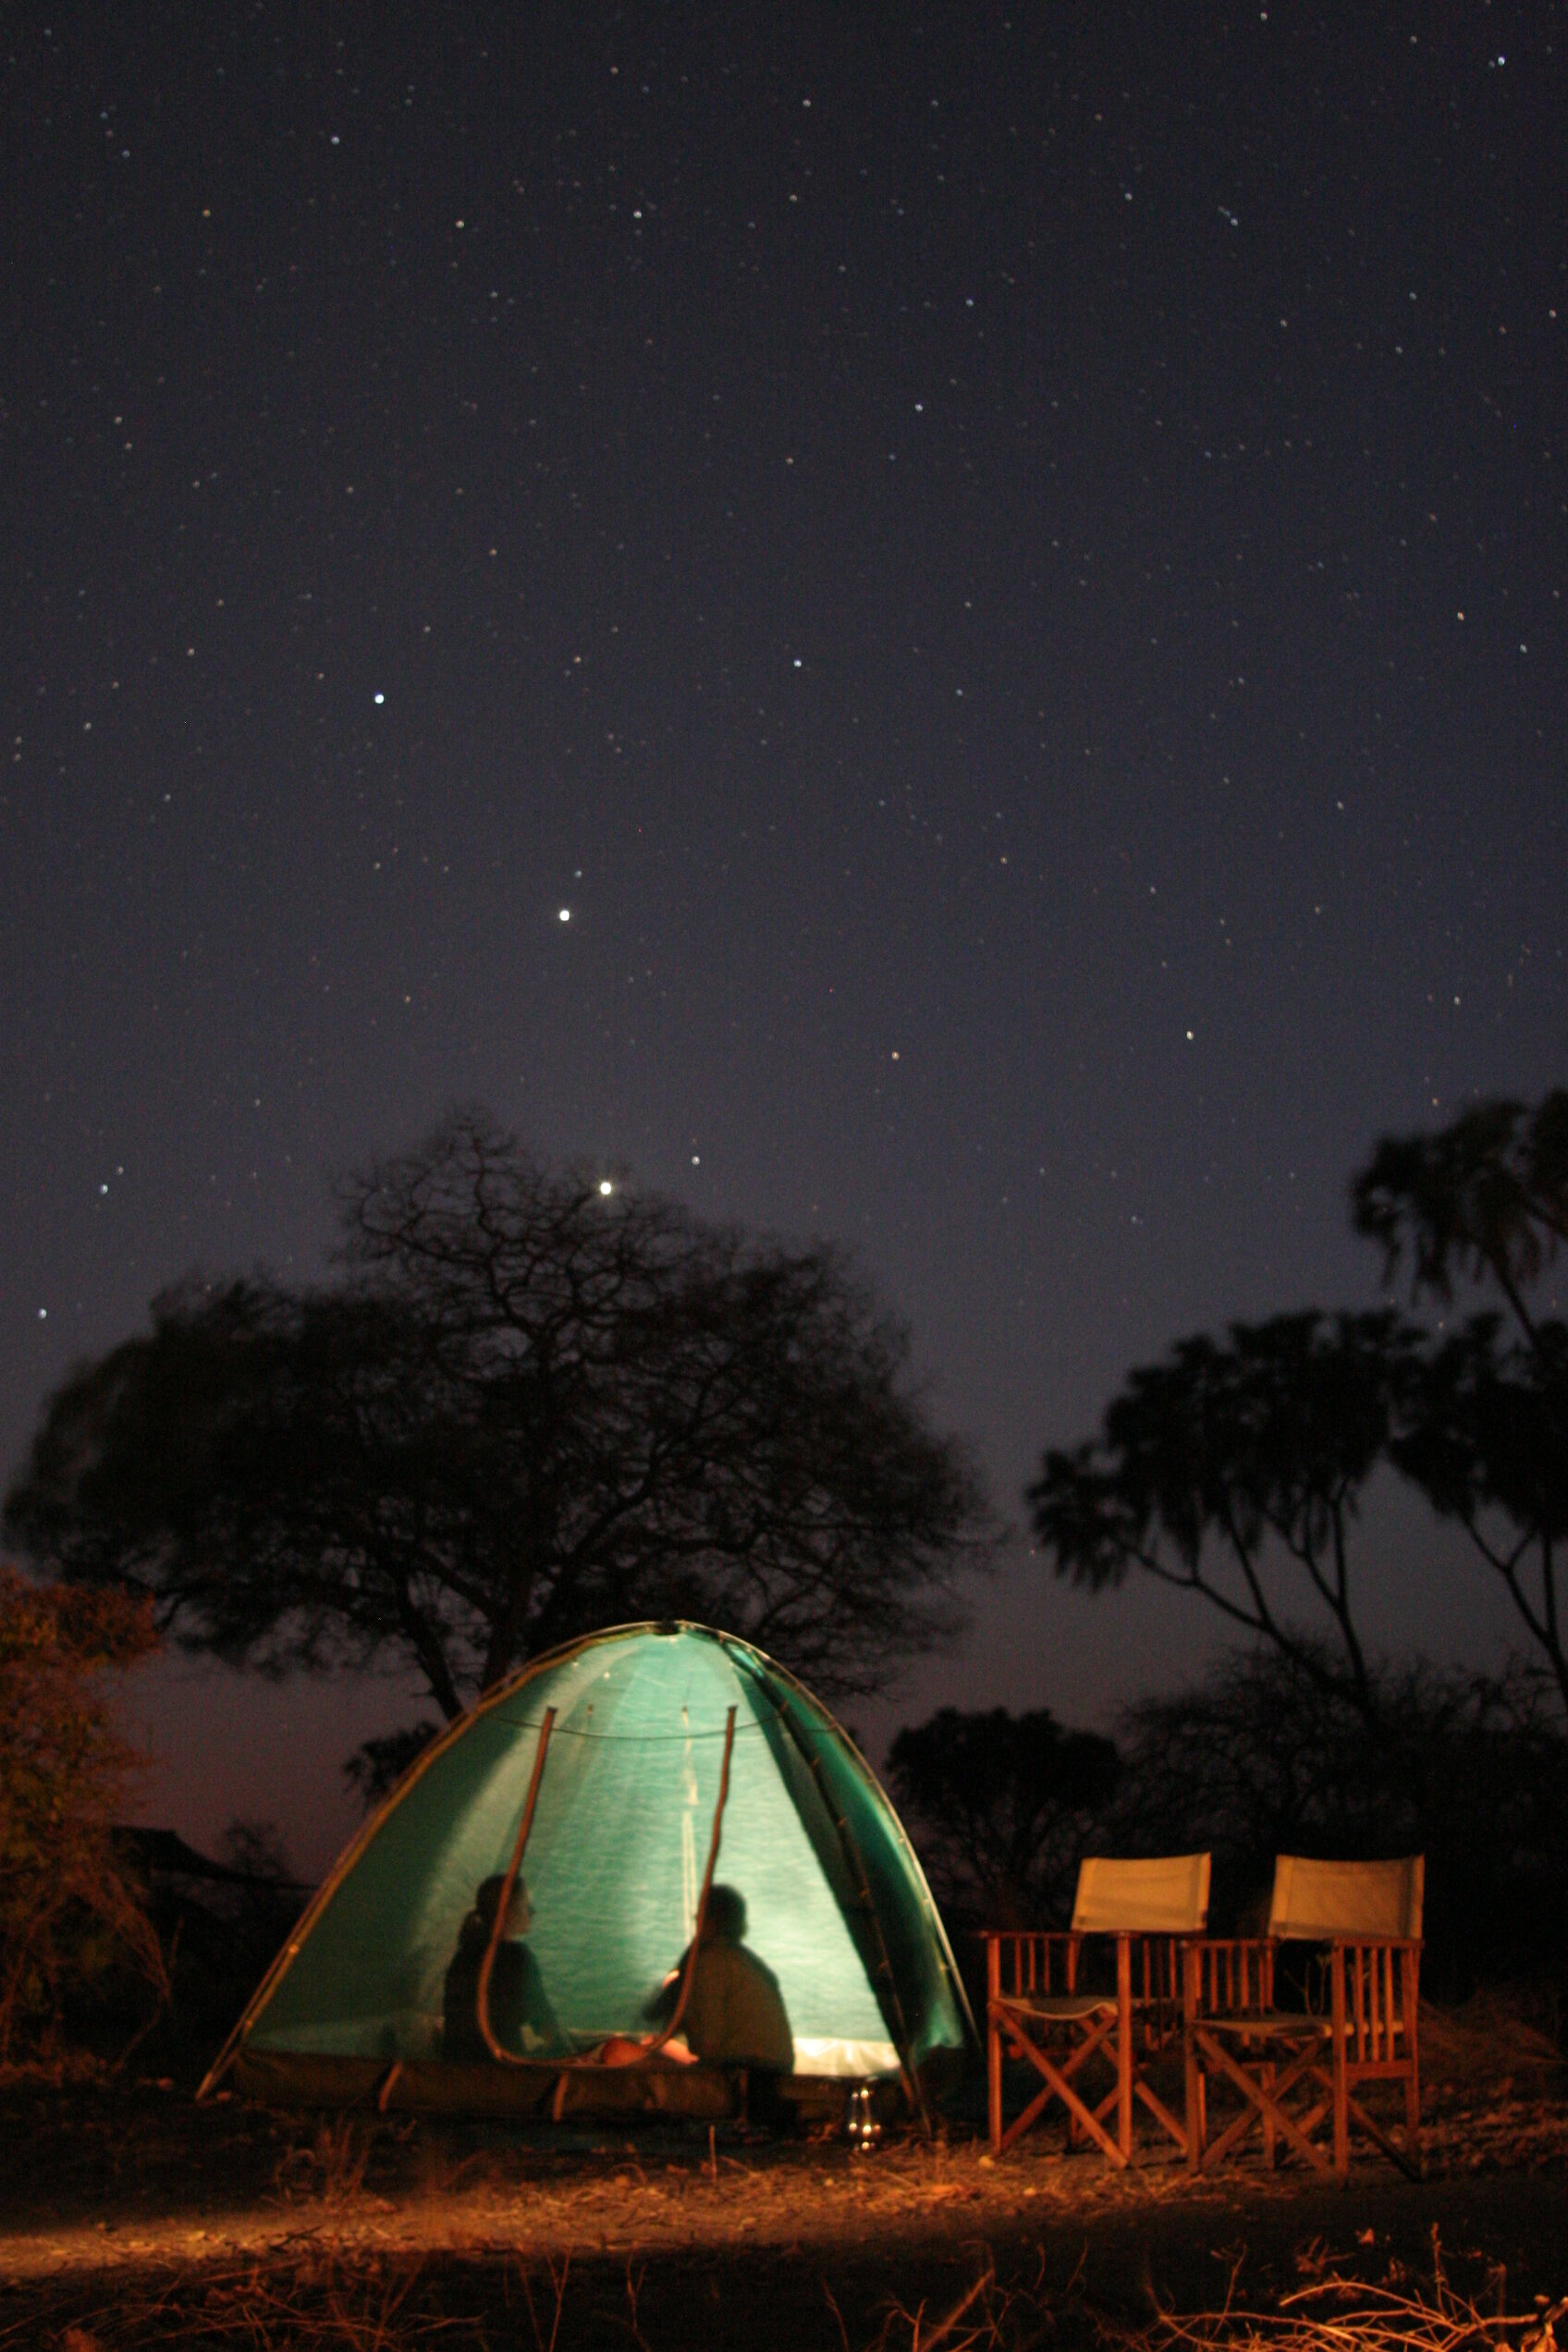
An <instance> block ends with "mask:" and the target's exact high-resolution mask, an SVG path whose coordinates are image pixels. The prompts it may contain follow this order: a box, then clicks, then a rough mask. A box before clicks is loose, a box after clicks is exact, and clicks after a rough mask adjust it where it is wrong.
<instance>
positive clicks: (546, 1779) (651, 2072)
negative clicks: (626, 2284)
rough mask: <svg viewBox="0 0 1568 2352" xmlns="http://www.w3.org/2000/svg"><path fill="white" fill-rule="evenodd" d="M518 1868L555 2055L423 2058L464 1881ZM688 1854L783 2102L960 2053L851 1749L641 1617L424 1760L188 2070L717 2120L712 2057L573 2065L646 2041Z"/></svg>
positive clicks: (937, 1960)
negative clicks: (741, 1982)
mask: <svg viewBox="0 0 1568 2352" xmlns="http://www.w3.org/2000/svg"><path fill="white" fill-rule="evenodd" d="M531 1792H532V1794H531ZM523 1849H525V1851H524V1850H523ZM518 1864H521V1868H522V1870H523V1871H524V1873H525V1875H526V1880H527V1884H528V1888H529V1892H530V1895H531V1898H532V1904H533V1922H532V1925H531V1926H530V1928H529V1930H528V1938H527V1942H528V1949H529V1950H530V1952H531V1953H532V1954H533V1960H534V1962H535V1963H536V1965H537V1968H538V1971H539V1973H540V1976H541V1977H542V1979H543V1982H544V1985H545V1988H546V1990H547V1993H548V1999H549V2002H550V2004H551V2005H552V2007H553V2010H554V2013H555V2016H556V2019H557V2022H558V2027H559V2029H560V2032H561V2035H562V2038H563V2041H564V2044H565V2050H564V2053H557V2054H556V2055H553V2056H547V2057H537V2058H533V2059H531V2058H530V2057H529V2056H528V2055H527V2053H526V2052H519V2053H517V2054H513V2053H509V2052H508V2056H507V2059H506V2061H505V2062H504V2063H493V2064H473V2063H472V2062H466V2063H458V2062H456V2061H454V2060H453V2059H452V2058H451V2057H449V2056H445V2055H444V2054H443V2049H442V2041H443V2015H442V2009H443V1986H444V1981H445V1978H446V1973H447V1967H448V1966H449V1964H450V1963H451V1961H452V1957H453V1954H454V1950H455V1948H456V1947H457V1944H458V1940H459V1933H460V1931H461V1929H462V1923H463V1920H464V1917H465V1915H466V1914H467V1913H468V1912H469V1910H470V1907H471V1905H472V1904H473V1901H474V1896H475V1890H476V1889H477V1887H478V1886H479V1885H480V1883H481V1882H482V1881H483V1880H485V1879H486V1878H488V1877H491V1876H492V1875H494V1874H496V1873H500V1872H505V1871H506V1870H507V1869H508V1866H515V1865H518ZM716 1866H717V1876H718V1878H719V1879H720V1880H723V1881H725V1882H727V1883H729V1885H731V1886H734V1887H736V1888H738V1889H739V1890H740V1892H741V1894H742V1895H743V1897H744V1899H745V1904H746V1908H747V1912H748V1915H749V1928H748V1933H747V1939H746V1941H747V1945H748V1948H749V1949H750V1950H751V1951H752V1952H753V1954H756V1955H757V1956H758V1957H759V1958H760V1959H761V1960H762V1961H764V1962H765V1963H766V1966H767V1967H768V1968H770V1969H771V1970H772V1971H773V1973H774V1975H775V1976H776V1978H778V1988H779V1991H781V1993H782V1995H783V1999H784V2003H785V2006H786V2008H787V2010H788V2013H789V2022H790V2030H791V2032H792V2035H793V2040H794V2076H793V2078H792V2079H791V2081H790V2083H789V2084H788V2085H787V2086H786V2089H787V2091H789V2092H790V2094H792V2095H794V2096H795V2097H796V2098H797V2099H798V2100H799V2101H801V2103H802V2104H806V2105H811V2104H814V2103H815V2104H821V2103H823V2101H825V2100H826V2099H827V2098H832V2099H834V2100H838V2099H840V2098H841V2096H842V2089H843V2085H844V2082H845V2081H846V2080H852V2081H856V2082H864V2081H866V2080H876V2078H886V2079H888V2080H890V2081H892V2082H895V2083H896V2082H899V2081H901V2082H902V2084H903V2086H904V2089H905V2090H906V2092H907V2093H909V2094H910V2095H911V2096H912V2097H913V2099H914V2100H915V2101H916V2102H917V2103H918V2104H920V2105H922V2106H924V2105H925V2100H926V2095H927V2092H928V2091H931V2090H935V2089H939V2088H941V2087H943V2086H945V2084H946V2083H947V2082H948V2081H949V2080H951V2079H953V2078H954V2077H955V2076H957V2075H958V2074H959V2073H960V2072H962V2068H963V2065H964V2063H965V2061H966V2060H967V2059H969V2058H970V2057H971V2056H973V2055H974V2053H975V2050H976V2043H975V2035H974V2022H973V2019H972V2017H971V2015H970V2012H969V2007H968V2003H967V2002H966V2000H965V1997H964V1993H963V1989H962V1984H961V1982H960V1980H959V1976H958V1972H957V1969H956V1968H955V1966H954V1965H953V1959H952V1954H951V1952H950V1951H949V1946H948V1942H947V1938H946V1936H945V1934H944V1932H943V1929H942V1924H941V1921H940V1919H939V1918H938V1917H937V1909H936V1905H934V1904H933V1902H932V1900H931V1895H930V1893H929V1890H928V1889H927V1887H926V1884H925V1878H924V1875H923V1874H922V1871H921V1868H920V1865H919V1863H918V1862H917V1861H916V1859H915V1856H914V1854H913V1850H912V1848H911V1846H910V1844H909V1841H908V1839H907V1838H906V1837H905V1835H904V1832H903V1831H902V1829H901V1828H900V1824H899V1821H898V1819H897V1816H896V1815H895V1814H894V1812H893V1808H892V1807H891V1806H890V1805H889V1803H888V1799H887V1797H886V1796H885V1795H884V1794H883V1792H882V1790H881V1789H880V1788H879V1786H878V1785H877V1782H876V1779H875V1778H874V1776H873V1774H872V1772H871V1770H870V1769H869V1767H868V1766H867V1765H866V1763H865V1761H864V1758H863V1757H862V1756H861V1755H860V1753H859V1751H858V1750H857V1749H856V1748H855V1746H854V1745H853V1743H852V1742H851V1740H850V1739H849V1737H848V1736H847V1734H846V1733H844V1732H843V1731H842V1730H841V1729H840V1728H839V1725H838V1724H837V1723H836V1722H835V1721H833V1718H832V1717H831V1715H829V1714H828V1712H827V1709H825V1708H824V1707H822V1706H821V1705H820V1704H819V1703H818V1702H817V1701H816V1700H815V1699H814V1698H813V1697H811V1696H810V1694H809V1693H808V1692H806V1691H805V1690H803V1689H802V1687H801V1685H800V1684H798V1683H797V1682H796V1681H795V1680H794V1678H793V1677H792V1676H791V1675H790V1674H789V1673H787V1672H785V1671H784V1669H783V1668H781V1667H779V1666H778V1665H775V1664H774V1663H773V1661H772V1660H769V1659H767V1658H766V1657H764V1656H763V1654H762V1652H761V1651H760V1650H756V1649H753V1648H751V1647H750V1645H749V1644H747V1643H745V1642H742V1641H738V1640H736V1639H734V1638H733V1637H732V1636H731V1635H727V1634H719V1633H715V1632H712V1631H710V1630H709V1629H708V1628H707V1627H705V1626H701V1625H689V1624H661V1625H629V1626H619V1627H617V1628H615V1629H613V1630H611V1631H609V1632H606V1633H602V1634H596V1635H592V1636H590V1637H589V1638H587V1639H586V1640H583V1641H580V1642H576V1643H573V1644H571V1645H570V1647H568V1648H563V1649H558V1650H555V1651H553V1652H551V1653H550V1654H549V1655H548V1656H547V1657H545V1658H541V1659H538V1660H535V1661H534V1662H533V1664H532V1665H530V1666H527V1667H525V1668H523V1669H522V1671H521V1672H519V1673H517V1674H516V1675H514V1676H513V1677H512V1678H511V1679H510V1680H509V1681H508V1682H507V1683H504V1684H500V1685H499V1686H498V1687H497V1688H496V1690H494V1691H493V1692H491V1693H490V1695H489V1696H488V1697H486V1698H484V1700H482V1701H481V1703H480V1704H479V1705H478V1706H477V1707H475V1708H474V1709H473V1710H472V1713H470V1714H468V1715H465V1716H464V1717H463V1718H462V1719H461V1721H459V1722H457V1723H454V1724H453V1725H452V1726H451V1728H450V1729H449V1730H448V1731H447V1733H445V1734H444V1735H443V1736H442V1737H441V1738H440V1739H439V1740H437V1741H436V1742H435V1744H434V1745H433V1746H431V1747H430V1748H428V1749H427V1750H426V1751H425V1753H424V1754H423V1756H422V1757H421V1758H419V1760H418V1762H417V1763H416V1764H415V1765H414V1767H413V1768H412V1770H410V1772H409V1773H408V1774H407V1775H406V1776H405V1778H404V1779H403V1781H402V1782H400V1783H399V1785H398V1788H397V1789H395V1790H394V1791H393V1793H392V1795H390V1796H389V1797H388V1799H387V1800H386V1804H385V1805H384V1806H383V1807H381V1809H380V1811H379V1812H378V1813H377V1814H376V1815H375V1816H374V1819H372V1820H371V1821H370V1822H369V1823H367V1825H366V1827H365V1828H364V1830H363V1831H361V1833H360V1835H359V1836H358V1837H357V1838H356V1839H355V1841H354V1842H353V1844H351V1845H350V1846H349V1848H348V1850H347V1852H346V1853H345V1854H344V1856H342V1858H341V1860H340V1861H339V1862H338V1864H337V1868H335V1869H334V1870H333V1872H332V1874H331V1876H330V1877H329V1878H328V1879H327V1880H326V1882H325V1885H324V1886H323V1888H322V1890H321V1892H320V1893H319V1894H318V1895H317V1896H316V1898H315V1900H314V1902H313V1903H312V1905H311V1906H310V1908H309V1910H308V1911H307V1912H306V1913H305V1915H304V1917H303V1918H302V1919H301V1920H300V1925H299V1927H298V1928H297V1929H296V1930H295V1931H294V1934H293V1935H292V1936H291V1938H290V1939H289V1942H288V1945H287V1946H286V1947H285V1949H284V1951H283V1952H282V1953H281V1954H279V1955H278V1958H277V1960H276V1962H275V1963H274V1966H273V1967H272V1969H271V1971H270V1972H269V1974H268V1975H267V1977H266V1978H265V1979H264V1981H263V1984H262V1986H261V1988H260V1990H259V1991H258V1992H257V1993H256V1996H255V1998H254V2000H253V2001H252V2002H251V2005H250V2007H249V2009H248V2010H247V2011H246V2013H245V2015H244V2016H243V2017H242V2018H241V2020H240V2022H239V2026H238V2027H236V2029H235V2033H234V2035H233V2037H231V2040H230V2042H229V2044H228V2046H227V2049H226V2050H225V2052H224V2053H223V2055H222V2057H221V2058H220V2060H219V2062H218V2064H217V2065H216V2066H215V2067H214V2070H213V2073H212V2075H211V2076H209V2077H208V2086H210V2085H211V2084H213V2083H214V2082H215V2081H216V2079H217V2078H218V2076H219V2075H220V2074H221V2073H223V2072H226V2071H227V2069H228V2068H229V2067H233V2069H234V2070H235V2078H236V2079H237V2081H238V2082H239V2085H240V2087H241V2088H243V2089H251V2090H252V2091H254V2092H256V2093H258V2094H261V2095H264V2096H270V2097H274V2098H305V2099H315V2100H325V2101H334V2102H336V2101H358V2100H361V2099H371V2098H374V2099H376V2100H378V2101H379V2102H380V2103H381V2104H382V2105H383V2106H404V2105H419V2106H442V2107H456V2108H477V2109H499V2110H527V2109H528V2108H530V2107H533V2106H537V2105H541V2104H543V2103H544V2102H545V2101H549V2102H551V2103H552V2105H553V2109H554V2112H555V2113H557V2115H558V2114H560V2113H563V2112H567V2111H569V2110H571V2111H576V2110H582V2109H585V2108H590V2109H591V2108H602V2107H609V2108H613V2109H635V2108H639V2107H647V2108H654V2109H666V2110H676V2111H679V2112H684V2113H725V2112H728V2109H727V2101H728V2100H729V2097H730V2095H731V2092H730V2087H729V2085H728V2084H727V2083H726V2082H725V2081H724V2080H723V2078H722V2077H719V2076H717V2075H716V2074H715V2072H714V2071H713V2070H710V2069H707V2068H704V2067H702V2066H676V2065H673V2064H669V2063H668V2060H666V2061H664V2062H663V2063H660V2062H658V2061H656V2060H651V2061H650V2062H649V2063H646V2064H643V2063H637V2064H631V2065H629V2066H625V2067H622V2068H619V2069H616V2070H608V2069H606V2067H604V2066H603V2065H602V2064H598V2063H596V2061H597V2059H599V2058H602V2056H603V2053H604V2051H605V2049H606V2043H607V2042H608V2041H609V2038H610V2037H616V2036H625V2037H633V2036H643V2037H646V2036H647V2034H648V2032H649V2026H648V2023H647V2019H646V2014H645V2004H646V2003H647V2001H648V1997H649V1995H650V1993H651V1992H652V1991H654V1989H655V1988H656V1987H657V1986H658V1984H659V1983H660V1980H661V1979H662V1978H664V1977H665V1976H666V1974H667V1973H668V1970H669V1969H670V1968H671V1967H672V1966H673V1965H674V1964H675V1962H676V1961H677V1960H678V1959H679V1957H680V1954H681V1953H682V1952H683V1951H684V1950H685V1949H686V1947H687V1945H688V1943H689V1942H690V1941H691V1938H692V1929H693V1925H694V1922H695V1920H696V1917H697V1915H698V1910H699V1905H700V1904H701V1903H702V1900H703V1896H704V1886H705V1884H706V1882H707V1879H708V1878H709V1877H710V1876H711V1875H712V1874H713V1872H714V1870H715V1868H716Z"/></svg>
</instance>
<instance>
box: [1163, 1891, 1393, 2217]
mask: <svg viewBox="0 0 1568 2352" xmlns="http://www.w3.org/2000/svg"><path fill="white" fill-rule="evenodd" d="M1424 1880H1425V1863H1424V1859H1423V1857H1422V1856H1420V1855H1419V1854H1416V1855H1412V1856H1408V1857H1407V1858H1405V1859H1404V1860H1403V1861H1393V1862H1309V1861H1305V1860H1304V1859H1303V1858H1302V1857H1301V1856H1299V1855H1292V1854H1281V1855H1280V1856H1279V1858H1278V1860H1277V1861H1276V1863H1275V1866H1274V1897H1273V1901H1272V1903H1271V1904H1270V1905H1269V1913H1268V1936H1267V1937H1265V1938H1261V1939H1257V1938H1255V1939H1241V1940H1236V1941H1231V1942H1218V1941H1213V1940H1194V1942H1190V1943H1188V1944H1187V1946H1186V1948H1185V1955H1184V1957H1185V1971H1186V1973H1185V1981H1184V1985H1183V2006H1184V2010H1185V2028H1184V2037H1183V2038H1184V2043H1185V2056H1186V2075H1187V2081H1186V2107H1187V2133H1186V2139H1187V2164H1188V2168H1189V2170H1191V2171H1193V2172H1207V2171H1208V2170H1209V2169H1210V2168H1211V2167H1212V2166H1214V2165H1216V2164H1219V2163H1220V2162H1223V2160H1224V2159H1225V2158H1226V2157H1227V2156H1230V2155H1231V2154H1233V2153H1234V2152H1235V2151H1236V2150H1238V2149H1239V2148H1240V2147H1241V2145H1242V2143H1243V2141H1244V2140H1245V2139H1246V2138H1247V2136H1248V2134H1249V2133H1250V2132H1251V2131H1253V2130H1254V2129H1255V2128H1256V2129H1257V2130H1258V2131H1260V2132H1261V2135H1262V2139H1263V2154H1264V2161H1265V2162H1266V2163H1268V2164H1269V2165H1272V2164H1273V2162H1274V2157H1275V2151H1276V2148H1277V2145H1278V2143H1279V2141H1280V2140H1281V2139H1283V2140H1284V2141H1285V2143H1286V2144H1287V2146H1289V2147H1291V2148H1292V2149H1294V2150H1295V2151H1296V2153H1297V2154H1298V2155H1299V2156H1301V2157H1303V2158H1304V2159H1305V2162H1308V2163H1309V2164H1312V2165H1313V2166H1315V2167H1316V2168H1317V2170H1318V2171H1319V2172H1329V2171H1330V2170H1331V2171H1332V2172H1333V2173H1335V2174H1337V2176H1338V2177H1339V2178H1340V2179H1341V2181H1342V2180H1344V2179H1345V2178H1346V2177H1347V2175H1348V2174H1349V2171H1350V2134H1351V2129H1352V2127H1353V2125H1354V2127H1355V2128H1356V2129H1357V2130H1359V2131H1362V2132H1364V2133H1365V2134H1366V2136H1367V2138H1370V2139H1372V2140H1374V2141H1375V2142H1376V2143H1377V2145H1378V2147H1379V2148H1380V2149H1381V2150H1383V2152H1384V2154H1385V2155H1387V2156H1389V2157H1390V2158H1391V2159H1392V2161H1393V2162H1394V2163H1396V2164H1397V2165H1398V2166H1399V2167H1400V2169H1401V2170H1402V2171H1403V2172H1408V2173H1412V2174H1414V2173H1415V2171H1416V2170H1417V2169H1418V2166H1419V2161H1420V2127H1421V2077H1420V2063H1419V2051H1418V2046H1417V2039H1416V2012H1417V2003H1418V1999H1419V1991H1420V1967H1421V1905H1422V1895H1423V1887H1424ZM1286 1942H1295V1943H1310V1944H1317V1945H1320V1946H1323V1947H1325V1948H1326V1955H1327V1974H1328V2012H1327V2015H1324V2014H1322V2013H1321V2012H1320V2011H1318V2010H1315V2009H1313V2008H1311V2007H1305V2006H1291V2007H1281V2006H1280V2005H1279V2003H1278V2002H1277V1998H1276V1991H1277V1986H1278V1983H1279V1976H1280V1966H1279V1964H1280V1945H1281V1944H1283V1943H1286ZM1211 2081H1224V2082H1227V2083H1229V2084H1230V2086H1231V2089H1234V2090H1236V2091H1238V2092H1239V2093H1240V2094H1241V2100H1242V2109H1241V2113H1240V2114H1238V2115H1236V2116H1235V2117H1233V2118H1232V2120H1231V2122H1230V2123H1228V2124H1227V2125H1225V2128H1224V2129H1223V2130H1222V2131H1221V2132H1219V2135H1218V2136H1217V2137H1216V2138H1214V2139H1212V2140H1211V2139H1209V2138H1208V2121H1207V2088H1208V2084H1209V2083H1210V2082H1211ZM1369 2082H1399V2083H1403V2086H1404V2113H1405V2147H1404V2149H1403V2150H1402V2149H1400V2148H1399V2147H1397V2146H1396V2145H1395V2143H1394V2142H1393V2141H1392V2140H1391V2139H1390V2138H1389V2136H1388V2134H1387V2133H1386V2132H1385V2131H1384V2129H1383V2127H1382V2125H1380V2124H1378V2123H1377V2122H1376V2121H1375V2120H1374V2119H1373V2117H1372V2116H1371V2115H1369V2114H1368V2113H1367V2112H1366V2107H1365V2106H1364V2105H1363V2104H1362V2102H1361V2101H1360V2100H1359V2099H1357V2098H1356V2096H1355V2092H1356V2090H1357V2089H1359V2087H1360V2086H1361V2085H1362V2084H1364V2083H1369ZM1325 2120H1329V2122H1330V2123H1331V2147H1330V2148H1325V2147H1324V2146H1323V2145H1322V2144H1321V2142H1320V2141H1319V2139H1318V2138H1317V2132H1318V2131H1319V2129H1320V2127H1321V2125H1323V2123H1324V2122H1325Z"/></svg>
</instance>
